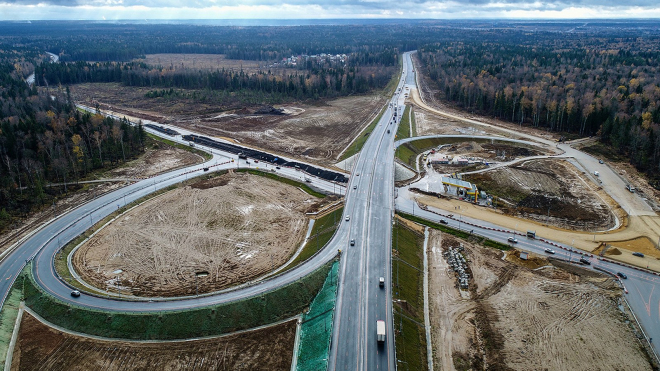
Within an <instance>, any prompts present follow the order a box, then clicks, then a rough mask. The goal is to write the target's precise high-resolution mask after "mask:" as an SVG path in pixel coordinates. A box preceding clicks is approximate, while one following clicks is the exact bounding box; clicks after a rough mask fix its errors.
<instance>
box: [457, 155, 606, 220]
mask: <svg viewBox="0 0 660 371" xmlns="http://www.w3.org/2000/svg"><path fill="white" fill-rule="evenodd" d="M464 179H466V180H468V181H470V182H473V183H475V184H477V186H478V187H479V189H482V190H484V191H486V192H487V193H488V194H490V195H493V196H497V197H498V198H499V200H500V201H501V203H500V205H499V206H500V209H501V210H502V211H504V212H505V213H507V214H511V215H518V216H522V217H524V218H527V219H531V220H536V221H539V222H543V223H546V224H549V225H554V226H559V227H562V228H566V229H574V230H606V229H609V228H612V227H614V226H615V225H616V220H615V217H614V214H613V213H612V212H611V211H610V207H609V206H608V203H606V202H605V200H607V199H608V198H607V196H606V195H605V193H604V192H602V191H599V190H598V189H597V188H596V187H595V185H594V184H593V183H592V182H591V181H589V180H588V179H584V178H583V176H582V175H581V173H580V172H579V171H577V170H576V169H575V167H574V166H573V165H571V164H570V163H568V162H566V161H557V160H529V161H525V162H522V163H519V164H516V165H512V166H507V167H502V168H497V169H494V170H492V171H486V172H483V173H478V174H469V175H466V176H465V177H464Z"/></svg>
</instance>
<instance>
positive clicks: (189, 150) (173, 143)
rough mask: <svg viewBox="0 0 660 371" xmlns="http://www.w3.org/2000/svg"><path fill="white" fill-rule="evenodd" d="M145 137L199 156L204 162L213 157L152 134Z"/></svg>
mask: <svg viewBox="0 0 660 371" xmlns="http://www.w3.org/2000/svg"><path fill="white" fill-rule="evenodd" d="M147 136H148V137H149V138H151V139H153V140H156V141H158V142H163V143H165V144H168V145H170V146H172V147H176V148H179V149H182V150H184V151H188V152H192V153H194V154H196V155H200V156H202V157H204V160H206V161H208V160H210V159H212V158H213V155H212V154H210V153H208V152H204V151H202V150H199V149H197V148H194V147H191V146H187V145H185V144H181V143H177V142H174V141H171V140H169V139H165V138H161V137H159V136H157V135H154V134H151V133H147Z"/></svg>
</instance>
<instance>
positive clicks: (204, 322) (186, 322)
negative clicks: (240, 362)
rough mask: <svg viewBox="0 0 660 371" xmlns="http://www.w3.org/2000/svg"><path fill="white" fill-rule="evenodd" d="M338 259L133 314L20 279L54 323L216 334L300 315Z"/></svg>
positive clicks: (103, 332)
mask: <svg viewBox="0 0 660 371" xmlns="http://www.w3.org/2000/svg"><path fill="white" fill-rule="evenodd" d="M333 264H334V262H332V261H331V262H328V263H327V264H325V265H323V266H322V267H320V268H318V269H317V270H316V271H314V272H312V273H311V274H309V275H307V276H306V277H303V278H301V279H299V280H297V281H295V282H292V283H290V284H288V285H286V286H282V287H279V288H277V289H276V290H273V291H270V292H267V293H264V294H262V295H259V296H255V297H252V298H249V299H244V300H239V301H233V302H230V303H224V304H218V305H212V306H207V307H202V308H195V309H190V310H177V311H160V312H143V313H128V312H111V311H102V310H97V309H90V308H83V307H80V306H77V305H75V304H69V303H65V302H62V301H60V300H58V299H57V298H55V297H53V296H51V295H48V294H47V293H45V292H44V291H42V290H41V289H40V288H39V287H38V286H37V285H36V283H35V281H34V278H33V277H32V274H29V275H28V276H27V277H25V279H24V280H21V281H17V283H18V284H19V285H24V295H25V303H26V305H27V306H28V307H30V308H31V309H32V310H34V311H35V312H36V313H37V314H39V315H40V316H42V317H43V318H44V319H46V320H47V321H49V322H51V323H53V324H55V325H58V326H61V327H64V328H67V329H69V330H73V331H78V332H82V333H85V334H90V335H96V336H103V337H108V338H119V339H134V340H176V339H189V338H194V337H200V336H217V335H221V334H226V333H229V332H234V331H239V330H245V329H250V328H254V327H258V326H263V325H267V324H269V323H273V322H276V321H279V320H282V319H285V318H289V317H292V316H294V315H297V314H300V313H302V312H303V311H304V310H305V309H306V308H307V307H308V306H309V305H310V303H311V302H312V300H313V299H314V298H315V297H316V295H317V294H318V292H319V290H320V289H321V287H322V286H323V284H324V282H325V281H326V277H327V276H328V272H329V271H330V269H331V268H332V265H333ZM30 272H31V270H30Z"/></svg>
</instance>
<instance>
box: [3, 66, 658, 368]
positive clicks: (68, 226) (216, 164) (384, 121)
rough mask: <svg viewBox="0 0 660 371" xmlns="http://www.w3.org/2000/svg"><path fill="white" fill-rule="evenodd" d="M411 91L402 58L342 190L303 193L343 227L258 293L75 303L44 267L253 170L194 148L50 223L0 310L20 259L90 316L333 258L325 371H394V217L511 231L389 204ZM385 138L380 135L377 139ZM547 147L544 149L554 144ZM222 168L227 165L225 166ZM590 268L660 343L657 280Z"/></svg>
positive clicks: (532, 247) (327, 186) (206, 300)
mask: <svg viewBox="0 0 660 371" xmlns="http://www.w3.org/2000/svg"><path fill="white" fill-rule="evenodd" d="M411 89H416V83H415V76H414V73H413V65H412V60H411V57H410V53H404V55H403V72H402V77H401V80H400V81H399V84H398V86H397V88H396V90H395V94H394V96H393V97H392V99H391V100H390V101H389V102H388V105H387V107H386V109H385V112H384V114H383V115H382V117H381V119H380V121H379V122H378V124H377V126H376V128H375V129H374V130H373V132H372V133H371V135H370V137H369V139H368V140H367V142H366V143H365V145H364V147H363V149H362V151H361V152H360V154H359V157H358V159H357V160H356V162H355V164H354V167H353V169H352V176H351V178H350V181H349V183H348V186H347V187H344V186H343V185H338V184H336V183H333V182H328V181H324V180H322V179H318V178H312V179H313V181H312V186H314V187H317V188H320V189H324V190H326V191H328V192H336V193H339V194H344V193H345V195H346V198H345V209H344V217H343V221H342V223H341V224H340V226H339V228H338V230H337V233H336V235H335V237H334V238H333V239H332V240H331V241H330V243H328V245H327V246H326V247H325V248H323V249H322V250H321V251H320V252H319V253H318V254H317V255H316V256H314V257H313V258H312V259H310V260H309V261H308V262H307V263H306V264H304V265H300V266H298V267H296V268H295V269H292V270H289V271H287V272H285V273H283V274H281V275H276V276H274V277H270V278H268V279H266V280H264V281H262V282H260V283H258V284H253V285H243V286H240V287H237V288H234V289H231V290H224V291H222V292H219V293H214V294H211V295H200V296H196V297H186V298H179V299H176V300H171V299H167V300H166V299H162V300H160V299H156V300H153V301H150V300H147V299H145V300H137V299H132V300H117V299H113V298H106V297H98V296H93V295H87V294H83V295H82V296H81V297H79V298H72V297H71V296H70V292H71V290H72V289H71V287H70V286H68V285H67V284H66V283H65V282H64V281H63V280H61V279H60V278H58V277H57V275H56V274H55V272H54V268H53V260H54V259H55V258H56V254H57V252H58V250H59V249H60V247H61V246H62V245H64V244H65V243H67V242H68V241H70V240H71V239H73V238H75V237H76V236H78V235H79V234H80V233H82V232H84V231H85V230H87V229H88V228H89V227H90V226H91V225H92V224H93V223H94V222H96V221H98V220H100V219H102V218H104V217H105V216H107V215H109V214H110V213H112V212H113V211H115V210H117V208H118V207H121V206H123V205H127V204H129V203H131V202H132V201H134V200H137V199H140V198H141V197H143V196H145V195H148V194H150V193H152V192H154V191H157V190H159V189H163V188H165V187H168V186H170V185H173V184H177V183H180V182H181V181H184V180H186V179H188V178H190V177H194V176H198V175H201V174H203V173H204V171H203V170H202V169H203V168H204V167H210V169H211V171H218V170H222V169H231V168H236V167H237V166H240V167H248V166H252V167H254V165H256V164H254V162H252V163H251V164H248V163H246V162H245V161H244V160H239V159H238V158H237V156H235V155H231V154H228V153H223V152H221V151H218V150H215V149H209V148H203V146H197V148H200V149H204V150H206V151H208V152H210V153H212V154H213V158H212V159H211V160H209V161H206V162H205V163H204V164H200V165H195V166H191V167H187V168H184V169H179V170H175V171H172V172H169V173H166V174H161V175H158V176H155V177H152V178H149V179H145V180H142V181H139V182H136V183H134V184H131V185H129V186H126V187H124V188H122V189H120V190H117V191H114V192H111V193H108V194H106V195H103V196H101V197H99V198H97V199H95V200H93V201H90V202H88V203H87V204H84V205H82V206H80V207H78V208H76V209H75V210H73V211H71V212H69V213H67V214H64V215H60V216H59V217H58V218H57V219H55V220H53V221H52V222H51V223H50V224H48V225H46V226H45V227H43V228H42V229H40V230H39V231H38V232H36V233H34V234H33V235H32V236H31V237H30V238H29V239H27V240H26V241H25V242H24V243H23V244H21V245H20V246H18V247H17V248H16V249H15V250H14V251H13V252H12V253H10V254H8V255H7V256H6V257H5V258H4V259H3V260H2V261H1V262H0V272H2V275H3V279H2V280H1V281H2V282H0V295H1V296H2V300H3V301H4V298H5V297H6V295H7V292H8V290H9V288H10V287H11V284H12V283H13V281H14V279H15V278H16V276H17V275H18V273H19V272H20V270H21V268H22V267H23V265H24V264H25V262H26V261H28V260H30V259H34V265H33V273H34V275H35V279H36V280H37V282H38V284H39V285H40V286H42V287H43V288H44V289H45V290H46V291H48V292H49V293H50V294H52V295H53V296H56V297H58V298H59V299H61V300H63V301H67V302H72V303H76V304H78V305H82V306H87V307H90V308H99V309H105V310H113V311H131V312H143V311H154V310H159V311H163V310H180V309H188V308H195V307H200V306H206V305H212V304H218V303H224V302H228V301H233V300H238V299H242V298H246V297H251V296H254V295H258V294H260V293H263V292H266V291H269V290H272V289H275V288H277V287H280V286H282V285H285V284H287V283H290V282H293V281H295V280H297V279H298V278H300V277H303V276H305V275H307V274H309V273H310V272H312V271H313V270H315V269H316V268H318V267H319V266H321V265H322V264H324V263H325V262H327V261H329V260H330V259H332V258H333V257H335V256H336V254H337V252H338V251H341V253H342V259H341V266H340V275H339V279H340V285H339V292H338V298H337V303H336V311H335V315H334V321H335V322H334V326H333V334H332V343H331V348H330V354H329V357H328V369H330V370H351V371H352V370H395V369H396V366H397V360H396V357H395V346H394V337H393V333H394V331H393V330H394V328H393V318H392V300H391V298H392V287H391V281H392V279H391V278H392V275H391V239H392V228H391V226H392V217H393V213H394V210H395V208H396V209H397V210H401V211H404V212H408V213H414V214H415V215H418V216H421V217H424V218H426V219H429V220H434V221H438V220H439V219H445V220H446V221H447V223H448V225H449V226H451V227H454V228H459V229H463V230H468V231H473V233H475V234H479V235H483V236H485V237H488V238H490V239H492V240H495V241H500V242H503V243H507V241H506V240H507V238H508V237H509V236H511V235H512V232H511V231H504V232H502V231H496V230H493V229H501V228H498V227H497V226H495V225H491V224H488V223H486V222H482V221H479V220H471V219H469V218H461V219H459V220H456V219H451V218H449V217H447V214H449V212H447V211H444V210H437V209H436V210H433V209H430V210H421V209H419V208H418V207H416V206H415V204H414V202H413V201H412V199H411V197H409V195H408V194H407V193H406V192H400V193H399V195H398V197H395V190H394V159H393V153H394V148H395V146H394V136H395V133H396V128H397V124H398V120H396V122H393V119H392V117H393V116H394V111H395V108H396V111H397V117H400V115H401V114H402V113H403V110H404V101H405V96H404V93H406V92H408V91H409V90H411ZM175 129H176V130H177V131H179V132H181V133H183V134H196V133H193V132H190V131H186V130H183V129H181V128H178V127H177V128H175ZM388 130H390V133H388V132H387V131H388ZM153 133H154V134H156V135H160V136H164V137H165V138H167V139H169V140H175V141H178V142H180V143H187V142H185V141H182V140H181V139H180V137H176V138H173V137H169V136H165V135H163V134H160V133H157V132H153ZM527 139H532V138H527ZM534 139H536V138H534ZM541 142H543V141H541ZM545 144H548V143H545ZM552 145H553V146H554V143H552ZM569 151H570V149H568V150H567V152H569ZM577 152H579V151H577ZM571 155H572V154H571ZM578 156H579V155H578ZM232 160H234V161H233V162H232ZM580 160H581V161H588V163H587V165H586V167H590V166H592V165H593V166H596V165H595V164H592V163H591V161H593V160H594V159H593V158H587V157H580ZM258 166H262V167H263V168H265V170H268V171H270V170H276V172H277V173H279V174H281V175H284V176H287V177H290V178H294V179H300V180H304V174H301V172H300V171H296V170H295V169H290V168H281V169H273V167H272V166H269V165H267V164H263V163H260V165H258ZM605 172H606V171H605ZM602 173H603V172H601V174H602ZM601 176H602V175H601ZM609 176H610V174H608V179H609ZM612 176H614V175H612ZM613 181H614V182H615V183H616V182H617V181H616V180H613ZM619 181H620V180H619ZM617 187H618V185H617ZM622 196H625V194H623V195H622ZM629 199H630V198H628V200H629ZM626 205H630V206H631V207H632V208H634V209H636V210H638V213H641V214H644V213H646V212H648V211H647V210H645V209H644V206H643V205H636V204H633V203H630V201H628V203H626ZM439 214H441V215H444V216H440V215H439ZM466 222H467V223H471V224H472V225H470V226H469V228H468V227H467V226H466V225H465V223H466ZM517 238H518V240H519V242H518V243H517V244H516V245H517V248H519V249H523V250H527V251H531V252H535V253H539V254H545V253H544V249H545V248H547V247H548V246H549V245H548V244H546V243H545V242H542V241H540V240H534V239H526V238H525V237H521V236H518V237H517ZM351 239H354V240H355V245H353V246H351V244H350V241H351ZM553 249H554V250H555V251H556V254H554V256H555V257H558V258H562V259H567V260H572V261H575V260H577V259H579V256H578V253H574V252H569V251H565V250H562V249H560V248H556V247H553ZM590 260H591V262H592V265H591V267H599V268H602V269H604V270H607V271H608V272H611V273H613V274H615V273H616V272H619V271H620V272H623V273H626V274H627V275H628V277H629V278H628V279H627V280H623V284H624V285H625V286H626V288H627V289H628V292H629V294H628V300H629V302H630V305H631V307H632V309H633V310H634V312H635V314H636V315H637V317H638V318H639V320H640V322H641V324H642V326H643V328H644V330H645V331H646V332H647V333H648V335H649V337H655V336H656V335H657V336H658V339H660V291H659V292H657V293H655V292H654V288H655V285H656V283H657V281H658V279H659V278H660V277H659V276H657V275H654V274H650V273H646V272H643V271H640V270H637V269H634V268H629V267H623V266H620V265H616V264H614V263H610V262H605V261H600V260H597V259H596V258H590ZM379 277H384V278H385V283H386V284H385V287H383V288H381V287H379V284H378V279H379ZM377 320H385V321H386V333H387V336H386V340H385V342H384V344H379V343H378V342H377V340H376V321H377ZM654 347H655V345H654Z"/></svg>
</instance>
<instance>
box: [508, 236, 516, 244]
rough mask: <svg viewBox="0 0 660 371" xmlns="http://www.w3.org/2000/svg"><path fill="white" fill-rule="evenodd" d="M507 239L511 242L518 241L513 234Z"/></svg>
mask: <svg viewBox="0 0 660 371" xmlns="http://www.w3.org/2000/svg"><path fill="white" fill-rule="evenodd" d="M507 240H508V241H509V242H511V243H518V240H517V239H516V238H515V237H513V236H511V237H509V238H508V239H507Z"/></svg>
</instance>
